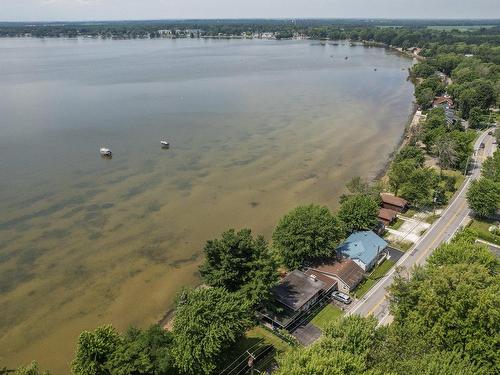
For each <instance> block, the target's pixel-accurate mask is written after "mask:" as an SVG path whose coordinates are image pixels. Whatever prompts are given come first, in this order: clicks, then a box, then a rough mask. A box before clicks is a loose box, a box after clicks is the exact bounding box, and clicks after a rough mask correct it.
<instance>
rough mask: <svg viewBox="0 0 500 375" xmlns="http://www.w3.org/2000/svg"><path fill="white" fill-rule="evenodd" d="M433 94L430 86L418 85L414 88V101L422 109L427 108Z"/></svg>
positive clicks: (432, 98) (434, 94)
mask: <svg viewBox="0 0 500 375" xmlns="http://www.w3.org/2000/svg"><path fill="white" fill-rule="evenodd" d="M435 96H436V93H435V92H434V90H432V89H431V88H430V87H425V86H422V85H420V86H417V87H416V88H415V99H416V102H417V104H418V105H419V106H420V107H422V108H423V109H427V108H429V107H430V106H431V104H432V101H433V100H434V97H435Z"/></svg>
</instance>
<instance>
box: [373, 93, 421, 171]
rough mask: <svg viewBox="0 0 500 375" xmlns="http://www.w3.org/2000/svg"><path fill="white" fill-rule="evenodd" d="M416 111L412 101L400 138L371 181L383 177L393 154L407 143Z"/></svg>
mask: <svg viewBox="0 0 500 375" xmlns="http://www.w3.org/2000/svg"><path fill="white" fill-rule="evenodd" d="M417 111H418V105H417V103H415V102H414V101H413V102H412V103H411V110H410V114H409V115H408V119H407V120H406V124H405V128H404V131H403V134H401V138H400V139H399V141H398V143H397V144H396V146H395V147H394V149H393V151H392V152H391V153H390V154H389V157H388V158H387V161H386V162H385V163H384V165H383V166H382V167H381V168H380V169H379V171H378V172H377V174H376V175H375V177H374V178H373V179H372V181H378V180H381V179H382V178H384V177H385V175H386V174H387V172H388V171H389V167H390V166H391V164H392V161H393V159H394V156H395V155H396V154H397V153H398V151H399V150H401V149H402V148H403V147H404V146H406V144H407V143H408V142H407V140H408V136H409V133H410V127H411V124H412V123H413V120H414V118H415V115H416V113H417Z"/></svg>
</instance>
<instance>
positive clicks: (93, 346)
mask: <svg viewBox="0 0 500 375" xmlns="http://www.w3.org/2000/svg"><path fill="white" fill-rule="evenodd" d="M120 344H121V337H120V335H119V334H118V332H117V331H116V330H115V329H114V328H113V327H112V326H109V325H108V326H102V327H98V328H96V329H95V330H94V331H83V332H82V333H80V336H79V337H78V345H77V349H76V355H75V359H74V360H73V362H72V364H71V369H72V371H73V373H74V374H75V375H107V374H110V371H109V369H108V368H107V362H108V360H109V358H110V357H111V356H112V354H113V353H114V351H115V350H116V349H117V348H118V346H119V345H120Z"/></svg>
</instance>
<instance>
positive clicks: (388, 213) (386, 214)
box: [378, 208, 398, 221]
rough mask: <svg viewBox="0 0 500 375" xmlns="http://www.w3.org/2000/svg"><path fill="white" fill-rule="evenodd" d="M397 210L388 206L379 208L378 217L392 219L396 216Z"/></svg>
mask: <svg viewBox="0 0 500 375" xmlns="http://www.w3.org/2000/svg"><path fill="white" fill-rule="evenodd" d="M397 216H398V215H397V212H396V211H393V210H390V209H388V208H381V209H379V210H378V218H379V219H382V220H387V221H393V220H394V219H395V218H396V217H397Z"/></svg>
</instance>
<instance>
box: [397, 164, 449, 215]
mask: <svg viewBox="0 0 500 375" xmlns="http://www.w3.org/2000/svg"><path fill="white" fill-rule="evenodd" d="M438 180H439V178H438V176H437V174H436V172H435V171H434V170H433V169H431V168H418V169H415V170H414V171H413V172H411V174H410V175H409V176H408V178H407V180H406V181H405V182H404V183H403V184H402V185H401V194H400V195H401V196H402V197H404V198H405V199H407V200H408V201H409V202H410V203H411V204H413V205H414V206H416V207H425V206H428V205H431V204H432V203H433V199H434V195H433V193H434V189H435V188H436V187H437V184H438Z"/></svg>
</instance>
